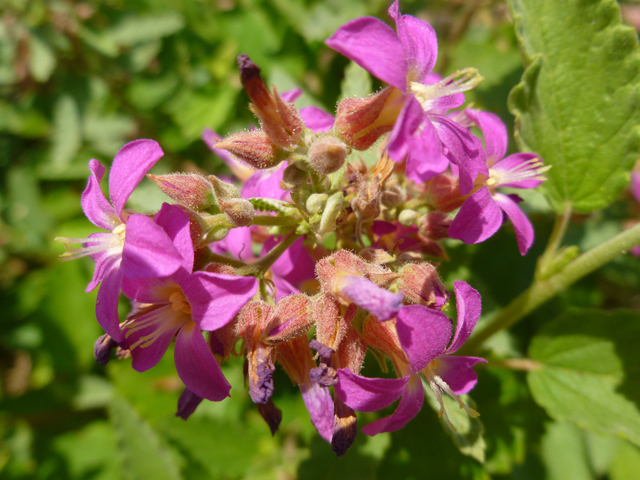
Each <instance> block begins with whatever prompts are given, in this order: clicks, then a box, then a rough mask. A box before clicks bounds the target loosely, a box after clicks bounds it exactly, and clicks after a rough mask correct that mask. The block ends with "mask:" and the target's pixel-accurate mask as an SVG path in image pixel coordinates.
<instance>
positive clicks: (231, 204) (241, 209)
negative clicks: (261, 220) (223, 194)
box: [219, 198, 255, 227]
mask: <svg viewBox="0 0 640 480" xmlns="http://www.w3.org/2000/svg"><path fill="white" fill-rule="evenodd" d="M219 202H220V209H221V210H222V211H223V212H224V213H225V214H226V215H227V218H228V219H229V222H230V223H231V224H232V225H233V226H234V227H246V226H247V225H251V222H253V217H254V215H255V210H254V208H253V205H252V204H251V202H250V201H249V200H245V199H244V198H231V199H229V200H227V201H223V200H219Z"/></svg>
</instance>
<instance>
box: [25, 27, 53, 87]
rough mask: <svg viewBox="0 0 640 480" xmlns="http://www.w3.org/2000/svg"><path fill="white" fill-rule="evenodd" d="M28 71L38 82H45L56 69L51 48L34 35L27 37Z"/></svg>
mask: <svg viewBox="0 0 640 480" xmlns="http://www.w3.org/2000/svg"><path fill="white" fill-rule="evenodd" d="M29 51H30V56H29V69H30V70H31V75H33V78H34V79H36V80H37V81H38V82H46V81H47V80H49V77H50V76H51V74H52V73H53V71H54V69H55V68H56V56H55V53H54V51H53V50H52V48H51V47H50V46H49V45H47V43H46V42H45V41H44V40H43V39H41V38H40V37H39V36H38V35H36V34H35V33H32V34H31V36H30V37H29Z"/></svg>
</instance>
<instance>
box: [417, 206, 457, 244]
mask: <svg viewBox="0 0 640 480" xmlns="http://www.w3.org/2000/svg"><path fill="white" fill-rule="evenodd" d="M451 222H452V220H451V218H449V217H448V216H447V215H446V214H444V213H442V212H437V211H434V212H429V213H427V214H426V215H425V216H423V217H422V218H421V219H420V220H419V222H418V229H419V230H420V233H422V234H423V235H424V236H425V237H427V238H428V239H429V240H434V241H436V242H437V241H438V240H444V239H445V238H449V226H450V225H451Z"/></svg>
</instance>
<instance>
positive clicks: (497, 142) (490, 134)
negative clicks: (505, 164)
mask: <svg viewBox="0 0 640 480" xmlns="http://www.w3.org/2000/svg"><path fill="white" fill-rule="evenodd" d="M464 113H465V114H466V115H467V117H469V119H470V120H471V121H472V122H473V123H475V124H476V125H477V126H478V128H480V130H481V131H482V135H483V136H484V145H485V153H486V156H487V165H489V166H490V167H491V166H492V165H493V164H495V163H496V162H499V161H500V160H502V159H503V158H504V155H505V153H507V127H505V126H504V123H502V120H501V119H500V117H499V116H497V115H495V114H493V113H489V112H481V111H480V110H473V109H471V108H468V109H466V110H465V111H464Z"/></svg>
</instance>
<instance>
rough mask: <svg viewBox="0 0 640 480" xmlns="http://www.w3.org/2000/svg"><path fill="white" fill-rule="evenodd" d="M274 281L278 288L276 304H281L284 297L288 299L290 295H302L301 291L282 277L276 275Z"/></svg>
mask: <svg viewBox="0 0 640 480" xmlns="http://www.w3.org/2000/svg"><path fill="white" fill-rule="evenodd" d="M272 280H273V284H274V286H275V288H276V302H279V301H280V300H282V299H283V298H284V297H287V296H289V295H292V294H295V293H300V290H298V289H297V288H296V287H294V286H293V285H291V284H290V283H289V282H287V281H286V280H285V279H284V278H282V277H279V276H277V275H274V276H273V279H272Z"/></svg>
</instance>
